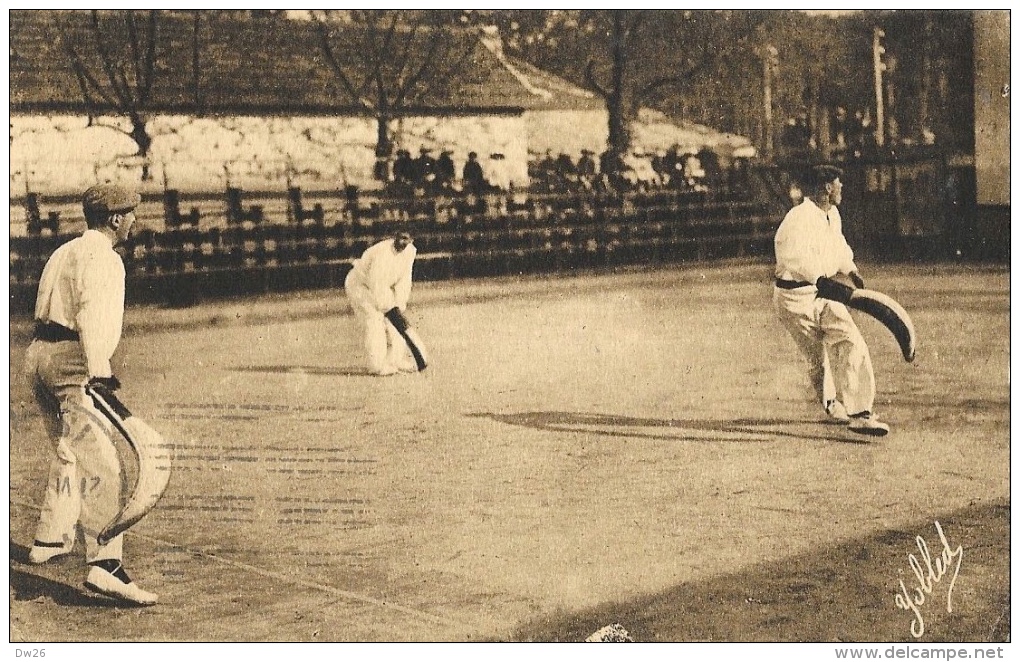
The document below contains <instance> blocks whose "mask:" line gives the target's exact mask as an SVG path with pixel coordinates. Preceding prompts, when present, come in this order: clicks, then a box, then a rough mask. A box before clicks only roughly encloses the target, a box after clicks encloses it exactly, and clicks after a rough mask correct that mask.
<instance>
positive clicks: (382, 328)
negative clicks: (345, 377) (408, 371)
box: [344, 272, 396, 375]
mask: <svg viewBox="0 0 1020 662" xmlns="http://www.w3.org/2000/svg"><path fill="white" fill-rule="evenodd" d="M352 273H353V272H352ZM344 289H345V290H346V292H347V298H348V300H349V301H350V303H351V309H352V310H353V311H354V317H355V319H356V320H357V321H358V324H359V326H360V327H361V333H362V345H363V347H364V351H365V359H366V364H367V366H368V370H369V372H371V373H373V374H377V375H384V374H393V373H394V372H396V369H395V368H392V367H391V366H387V364H386V352H387V343H386V331H387V330H386V326H387V323H386V318H385V317H384V316H383V314H382V313H381V312H379V310H377V309H376V307H375V302H373V301H372V296H371V292H370V291H369V290H368V288H367V287H364V286H363V285H360V284H358V283H355V282H353V279H352V276H351V275H348V277H347V281H346V283H345V285H344Z"/></svg>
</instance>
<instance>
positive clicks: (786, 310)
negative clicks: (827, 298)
mask: <svg viewBox="0 0 1020 662" xmlns="http://www.w3.org/2000/svg"><path fill="white" fill-rule="evenodd" d="M816 301H817V300H816V299H815V297H814V294H813V293H812V294H810V295H804V294H800V293H794V292H792V291H790V290H782V289H780V288H776V289H775V293H774V295H773V304H774V307H775V309H776V314H777V315H778V316H779V321H780V322H781V323H782V325H783V327H784V328H785V329H786V330H787V332H788V333H789V334H790V337H791V338H793V341H794V342H795V343H796V345H797V349H798V350H800V353H801V355H803V356H804V358H805V359H806V360H807V363H808V379H809V380H810V382H811V388H812V389H814V392H815V396H816V397H817V398H818V400H819V402H821V403H822V404H824V403H825V401H826V395H830V396H831V394H832V393H833V392H834V391H835V387H834V386H833V385H832V378H831V377H830V376H828V374H827V370H826V367H827V359H826V355H825V346H824V345H823V344H822V333H821V330H820V328H819V326H818V322H817V310H816V305H817V304H816ZM827 382H828V384H829V385H828V387H827V386H826V383H827ZM827 388H828V393H826V390H827Z"/></svg>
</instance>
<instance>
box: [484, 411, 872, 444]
mask: <svg viewBox="0 0 1020 662" xmlns="http://www.w3.org/2000/svg"><path fill="white" fill-rule="evenodd" d="M470 415H471V416H474V417H477V418H488V419H491V420H493V421H496V422H499V423H505V424H506V425H516V426H520V427H525V428H531V429H533V430H543V431H547V432H586V433H588V434H593V435H599V436H604V437H615V438H620V439H634V438H637V439H652V440H661V441H698V442H702V441H703V442H731V443H761V442H767V441H773V440H774V439H775V438H776V437H792V438H794V439H809V440H817V441H837V442H842V443H848V444H867V443H869V442H868V440H867V439H866V438H864V437H858V436H857V435H853V433H851V432H848V431H846V429H845V428H843V427H842V426H838V425H832V424H828V423H825V422H821V421H818V420H808V419H790V418H735V419H692V418H689V419H662V418H640V417H634V416H619V415H612V414H586V413H581V412H560V411H537V412H522V413H516V414H496V413H491V412H490V413H478V414H470ZM820 426H824V427H826V428H828V429H829V430H831V434H828V435H824V436H823V435H818V434H817V433H814V432H812V430H813V429H817V428H818V427H820ZM791 428H792V429H791ZM660 430H661V431H660ZM666 430H668V431H669V432H666ZM849 435H853V436H852V437H851V436H849Z"/></svg>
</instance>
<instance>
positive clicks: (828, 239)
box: [775, 198, 857, 284]
mask: <svg viewBox="0 0 1020 662" xmlns="http://www.w3.org/2000/svg"><path fill="white" fill-rule="evenodd" d="M775 244H776V278H782V279H783V280H796V281H807V282H809V283H812V284H813V283H814V282H815V281H816V280H818V279H819V278H820V277H821V276H828V277H832V276H835V275H836V274H837V273H844V274H849V273H851V272H854V271H857V266H856V265H855V264H854V252H853V250H852V249H851V248H850V246H849V244H847V243H846V238H845V237H844V236H843V219H841V218H840V216H839V210H838V209H837V208H836V207H834V206H833V207H830V208H829V211H828V213H826V212H824V211H822V210H821V209H820V208H819V207H818V205H816V204H815V203H814V202H813V201H812V200H811V199H810V198H805V199H804V202H802V203H800V204H799V205H797V206H796V207H794V208H793V209H791V210H790V211H789V212H788V213H787V214H786V218H784V219H783V222H782V223H780V224H779V229H778V230H777V231H776V241H775Z"/></svg>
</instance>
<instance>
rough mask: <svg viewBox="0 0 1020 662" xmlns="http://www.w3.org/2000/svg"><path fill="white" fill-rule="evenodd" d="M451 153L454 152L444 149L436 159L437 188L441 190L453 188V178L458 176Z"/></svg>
mask: <svg viewBox="0 0 1020 662" xmlns="http://www.w3.org/2000/svg"><path fill="white" fill-rule="evenodd" d="M451 154H453V152H451V151H450V150H448V149H444V150H443V153H442V154H440V155H439V158H438V159H437V160H436V189H437V190H438V191H439V192H443V191H449V190H450V189H451V188H453V180H454V178H455V177H456V176H457V169H456V166H454V164H453V159H452V158H450V155H451Z"/></svg>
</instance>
